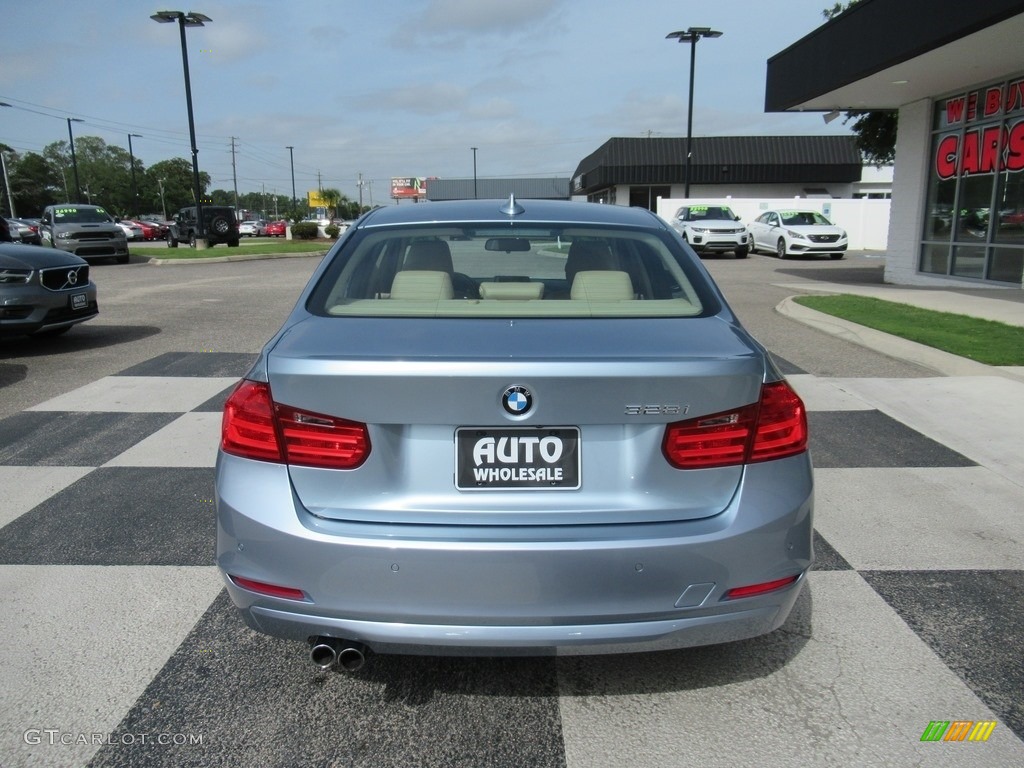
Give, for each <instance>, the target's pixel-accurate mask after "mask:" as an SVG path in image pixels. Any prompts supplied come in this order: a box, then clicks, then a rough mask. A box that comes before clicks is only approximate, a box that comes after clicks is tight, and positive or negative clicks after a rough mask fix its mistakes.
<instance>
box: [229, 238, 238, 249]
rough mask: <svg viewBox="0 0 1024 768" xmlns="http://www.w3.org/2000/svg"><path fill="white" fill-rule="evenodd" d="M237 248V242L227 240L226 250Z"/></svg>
mask: <svg viewBox="0 0 1024 768" xmlns="http://www.w3.org/2000/svg"><path fill="white" fill-rule="evenodd" d="M237 247H238V241H237V240H228V248H237Z"/></svg>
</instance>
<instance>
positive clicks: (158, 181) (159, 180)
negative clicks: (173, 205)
mask: <svg viewBox="0 0 1024 768" xmlns="http://www.w3.org/2000/svg"><path fill="white" fill-rule="evenodd" d="M156 183H157V184H158V185H159V186H160V206H161V207H162V208H163V209H164V221H167V201H166V200H164V180H163V179H157V180H156Z"/></svg>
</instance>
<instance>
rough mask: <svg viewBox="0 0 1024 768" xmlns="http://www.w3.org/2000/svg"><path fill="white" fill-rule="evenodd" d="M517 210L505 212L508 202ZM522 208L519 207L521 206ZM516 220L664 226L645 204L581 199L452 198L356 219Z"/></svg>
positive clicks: (375, 223) (374, 223) (372, 223)
mask: <svg viewBox="0 0 1024 768" xmlns="http://www.w3.org/2000/svg"><path fill="white" fill-rule="evenodd" d="M510 203H511V204H513V205H515V206H516V210H517V213H513V214H510V213H507V211H508V206H509V204H510ZM520 209H521V210H520ZM467 221H475V222H487V223H516V224H552V223H556V224H569V223H571V224H612V225H618V226H629V227H641V228H647V229H651V228H656V229H662V228H665V225H664V223H663V222H662V221H661V220H660V219H659V218H658V217H657V216H655V215H654V214H653V213H651V212H650V211H648V210H647V209H646V208H628V207H626V206H622V205H606V204H603V203H582V202H570V201H566V200H515V199H501V200H495V199H488V200H451V201H438V202H426V203H416V204H414V205H392V206H386V207H381V208H375V209H374V210H372V211H370V212H369V213H367V214H366V215H365V216H363V217H362V219H360V220H359V221H358V222H357V226H359V227H379V226H393V225H396V224H428V223H429V224H443V223H446V222H452V223H454V222H467Z"/></svg>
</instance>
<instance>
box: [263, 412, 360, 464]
mask: <svg viewBox="0 0 1024 768" xmlns="http://www.w3.org/2000/svg"><path fill="white" fill-rule="evenodd" d="M277 418H278V420H279V423H280V425H281V434H282V435H284V444H285V451H286V452H287V454H288V463H289V464H301V465H302V466H304V467H324V468H326V469H355V468H356V467H358V466H359V465H360V464H362V463H363V462H364V461H366V457H367V456H368V455H369V454H370V435H369V434H368V433H367V431H366V425H365V424H359V423H357V422H354V421H346V420H345V419H338V418H335V417H333V416H324V415H322V414H319V413H309V412H308V411H300V410H298V409H297V408H292V407H291V406H287V405H278V406H277Z"/></svg>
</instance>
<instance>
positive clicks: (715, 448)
mask: <svg viewBox="0 0 1024 768" xmlns="http://www.w3.org/2000/svg"><path fill="white" fill-rule="evenodd" d="M806 450H807V413H806V411H805V409H804V404H803V402H802V401H801V400H800V398H799V396H798V395H797V394H796V392H794V391H793V390H792V389H791V388H790V386H789V385H788V384H787V383H786V382H784V381H777V382H773V383H771V384H765V385H764V386H762V387H761V400H760V402H757V403H752V404H750V405H745V406H742V407H740V408H737V409H735V410H733V411H723V412H722V413H715V414H711V415H709V416H700V417H698V418H696V419H690V420H688V421H677V422H675V423H674V424H669V425H668V427H667V428H666V429H665V440H664V442H663V443H662V451H663V452H664V454H665V458H666V459H667V460H668V462H669V464H671V465H672V466H673V467H676V468H677V469H711V468H713V467H730V466H735V465H738V464H750V463H753V462H757V461H769V460H771V459H781V458H784V457H786V456H794V455H796V454H798V453H803V452H804V451H806Z"/></svg>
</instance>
